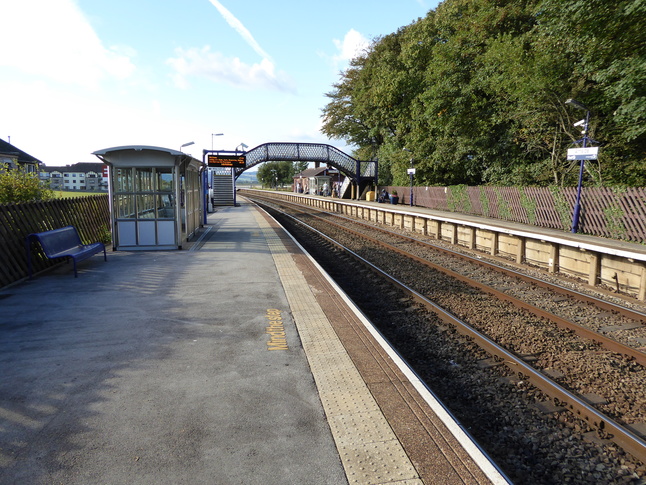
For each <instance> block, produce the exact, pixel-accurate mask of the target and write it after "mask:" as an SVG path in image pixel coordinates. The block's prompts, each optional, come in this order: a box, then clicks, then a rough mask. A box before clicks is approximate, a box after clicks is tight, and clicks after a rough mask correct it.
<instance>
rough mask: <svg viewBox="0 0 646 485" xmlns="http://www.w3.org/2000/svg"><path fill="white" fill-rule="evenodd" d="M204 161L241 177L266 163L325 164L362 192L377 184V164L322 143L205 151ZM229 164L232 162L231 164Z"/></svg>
mask: <svg viewBox="0 0 646 485" xmlns="http://www.w3.org/2000/svg"><path fill="white" fill-rule="evenodd" d="M204 161H205V162H207V163H208V166H212V167H227V166H228V167H232V168H233V170H234V177H235V178H238V177H239V176H240V174H242V173H243V172H244V171H245V170H248V169H250V168H252V167H255V166H256V165H258V164H260V163H264V162H315V163H325V164H327V165H328V166H331V167H334V168H336V169H338V170H339V171H340V172H341V173H343V174H344V175H345V176H347V177H349V178H350V179H351V180H352V182H353V183H355V184H356V186H357V187H358V189H359V193H361V191H362V190H363V188H364V187H365V186H366V185H369V184H376V183H377V175H378V173H377V162H376V161H362V160H357V159H355V158H353V157H351V156H350V155H348V154H347V153H345V152H342V151H341V150H339V149H338V148H335V147H333V146H332V145H326V144H323V143H288V142H273V143H264V144H262V145H258V146H257V147H255V148H252V149H251V150H248V151H238V150H236V151H226V150H204ZM229 161H230V162H229Z"/></svg>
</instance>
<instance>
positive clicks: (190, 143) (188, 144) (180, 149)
mask: <svg viewBox="0 0 646 485" xmlns="http://www.w3.org/2000/svg"><path fill="white" fill-rule="evenodd" d="M191 145H195V142H194V141H189V142H188V143H184V144H183V145H182V146H180V147H179V151H180V152H181V151H182V148H184V147H190V146H191Z"/></svg>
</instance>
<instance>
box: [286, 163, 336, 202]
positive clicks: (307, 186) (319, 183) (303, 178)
mask: <svg viewBox="0 0 646 485" xmlns="http://www.w3.org/2000/svg"><path fill="white" fill-rule="evenodd" d="M342 181H343V179H342V176H341V175H340V174H339V171H338V170H337V169H335V168H330V167H314V168H307V169H305V170H303V171H302V172H301V173H297V174H296V175H294V183H293V191H294V192H297V193H300V194H312V195H332V194H333V192H334V191H335V190H336V189H338V187H339V186H340V182H342Z"/></svg>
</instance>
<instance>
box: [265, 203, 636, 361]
mask: <svg viewBox="0 0 646 485" xmlns="http://www.w3.org/2000/svg"><path fill="white" fill-rule="evenodd" d="M270 200H271V199H270ZM274 201H275V199H273V200H272V202H274ZM280 202H281V203H283V204H288V205H295V206H297V207H299V208H302V206H299V205H298V204H293V203H289V202H285V201H280ZM319 212H323V213H325V214H331V213H329V212H325V211H319ZM308 215H309V216H311V217H315V218H318V219H319V220H321V221H323V222H325V223H326V224H330V225H331V226H334V227H336V228H339V229H342V230H344V231H346V232H348V233H351V234H354V235H357V236H360V237H363V238H365V239H367V240H369V241H371V242H373V243H374V244H378V245H380V246H383V247H385V248H387V249H388V250H390V251H394V252H396V253H398V254H401V255H403V256H405V257H407V258H410V259H412V260H414V261H416V262H418V263H420V264H423V265H425V266H427V267H430V268H432V269H434V270H436V271H440V272H442V273H444V274H446V275H448V276H450V277H451V278H454V279H457V280H458V281H461V282H463V283H465V284H468V285H469V286H472V287H474V288H477V289H479V290H481V291H483V292H486V293H488V294H490V295H493V296H494V297H495V298H497V299H499V300H503V301H507V302H509V303H511V304H513V305H515V306H516V307H518V308H522V309H524V310H527V311H529V312H530V313H533V314H534V315H536V316H538V317H542V318H546V319H547V320H549V321H551V322H553V323H554V324H556V325H557V326H558V327H559V328H563V329H566V330H571V331H573V332H574V333H576V334H577V335H578V336H580V337H582V338H585V339H588V340H591V341H593V342H596V343H598V344H599V345H601V346H603V347H604V348H605V349H607V350H609V351H611V352H616V353H619V354H622V355H624V356H626V357H628V358H630V359H634V360H635V362H637V363H639V364H641V365H643V366H646V353H644V352H641V351H639V350H637V349H635V348H633V347H630V346H628V345H625V344H622V343H621V342H618V341H616V340H614V339H612V338H610V337H608V336H606V335H603V334H600V333H598V332H595V331H594V330H591V329H589V328H586V327H584V326H582V325H579V324H578V323H576V322H572V321H570V320H567V319H565V318H563V317H559V316H558V315H555V314H553V313H551V312H548V311H546V310H543V309H542V308H539V307H537V306H535V305H532V304H530V303H527V302H524V301H523V300H520V299H518V298H515V297H513V296H510V295H508V294H506V293H504V292H502V291H500V290H497V289H495V288H493V287H491V286H489V285H486V284H484V283H481V282H479V281H475V280H473V279H471V278H469V277H467V276H464V275H462V274H460V273H457V272H455V271H453V270H450V269H448V268H445V267H443V266H440V265H438V264H435V263H433V262H431V261H428V260H427V259H424V258H422V257H419V256H416V255H414V254H411V253H409V252H408V251H406V250H404V249H401V248H398V247H396V246H393V245H391V244H388V243H385V242H383V241H381V240H379V239H377V238H374V237H372V236H368V235H366V234H363V233H361V232H359V231H355V230H354V229H350V228H348V227H347V226H343V225H341V224H337V223H335V222H332V221H329V220H327V219H325V218H322V217H319V216H317V215H315V214H311V213H308ZM331 215H336V214H331ZM343 219H345V220H348V221H351V222H353V223H355V222H356V221H354V220H352V219H346V218H343ZM360 225H363V226H364V227H369V228H370V229H376V230H378V231H382V232H386V233H388V234H390V235H393V236H397V237H399V238H402V239H405V240H407V241H409V240H412V241H413V242H419V243H421V244H423V245H424V246H428V247H430V248H432V249H440V250H442V251H443V252H445V253H448V254H450V255H452V256H453V255H455V256H462V255H461V254H460V253H456V252H454V251H451V250H445V249H444V248H438V247H437V246H434V245H430V244H428V243H425V242H424V241H419V240H418V239H415V238H409V237H408V236H402V235H401V234H397V233H394V232H391V231H385V230H383V229H380V228H375V227H374V226H371V225H368V224H363V223H360ZM463 259H467V260H468V261H470V262H475V263H478V264H480V266H482V267H484V268H486V269H490V268H491V267H492V266H493V267H495V268H497V269H498V270H499V271H501V272H503V273H504V274H506V275H511V276H519V275H520V273H517V272H516V271H513V270H507V269H506V268H503V267H501V266H498V265H491V264H490V263H486V262H485V263H483V262H482V261H479V260H477V259H476V258H471V257H468V256H467V257H466V258H463ZM522 279H523V281H525V282H529V283H535V279H534V278H532V277H531V276H527V277H525V278H522ZM540 281H542V280H540ZM543 283H545V285H546V286H543V285H539V286H541V287H543V288H547V289H553V285H551V284H549V283H547V282H543ZM547 285H549V286H547ZM563 289H565V290H567V289H566V288H563ZM568 291H569V290H568ZM571 293H572V295H570V296H575V295H574V293H575V292H571ZM580 295H582V296H585V297H586V298H585V299H583V301H584V302H585V303H596V302H597V301H599V302H601V301H602V300H597V299H594V297H588V295H584V294H583V293H581V294H580ZM576 297H577V298H578V294H577V295H576ZM609 305H611V306H609V307H607V308H604V309H606V310H607V309H612V310H614V311H618V310H617V308H624V307H620V306H619V307H616V306H614V305H613V304H612V303H609ZM626 310H628V311H629V312H632V310H629V309H626ZM632 313H636V312H632ZM637 315H640V316H641V317H644V318H646V315H643V314H641V313H637ZM624 316H626V315H624Z"/></svg>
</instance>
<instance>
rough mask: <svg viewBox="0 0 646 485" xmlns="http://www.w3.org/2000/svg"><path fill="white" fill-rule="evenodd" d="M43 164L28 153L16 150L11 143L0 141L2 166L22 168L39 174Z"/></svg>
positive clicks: (0, 162)
mask: <svg viewBox="0 0 646 485" xmlns="http://www.w3.org/2000/svg"><path fill="white" fill-rule="evenodd" d="M42 163H43V162H41V161H40V160H38V159H37V158H35V157H32V156H31V155H29V154H28V153H25V152H23V151H22V150H20V149H19V148H16V147H15V146H13V145H12V144H11V143H9V142H6V141H4V140H0V165H5V164H6V165H8V166H9V168H18V167H22V168H24V169H25V171H26V172H38V170H39V166H40V165H42Z"/></svg>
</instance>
